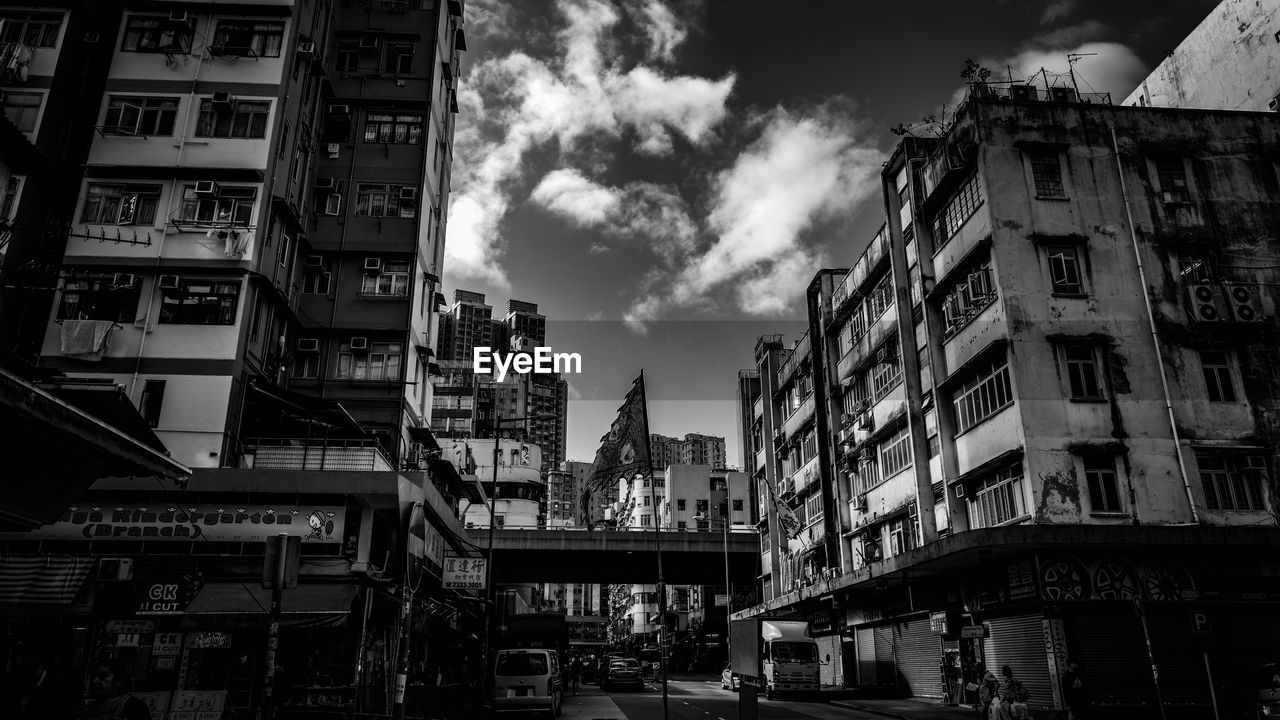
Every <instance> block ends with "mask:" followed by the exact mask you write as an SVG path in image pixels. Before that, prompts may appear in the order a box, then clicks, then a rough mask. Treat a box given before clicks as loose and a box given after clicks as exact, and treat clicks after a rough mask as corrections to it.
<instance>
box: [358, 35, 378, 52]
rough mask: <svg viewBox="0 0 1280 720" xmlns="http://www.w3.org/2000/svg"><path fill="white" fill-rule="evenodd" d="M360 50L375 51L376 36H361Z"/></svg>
mask: <svg viewBox="0 0 1280 720" xmlns="http://www.w3.org/2000/svg"><path fill="white" fill-rule="evenodd" d="M360 49H361V50H377V49H378V36H377V35H361V36H360Z"/></svg>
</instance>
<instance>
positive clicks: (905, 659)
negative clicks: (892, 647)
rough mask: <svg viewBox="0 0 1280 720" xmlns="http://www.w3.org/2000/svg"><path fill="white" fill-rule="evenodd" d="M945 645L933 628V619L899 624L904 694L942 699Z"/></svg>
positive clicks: (899, 647)
mask: <svg viewBox="0 0 1280 720" xmlns="http://www.w3.org/2000/svg"><path fill="white" fill-rule="evenodd" d="M941 664H942V643H941V641H940V640H939V639H938V636H937V635H935V634H933V631H932V630H931V629H930V627H929V618H927V617H925V618H920V619H917V620H910V621H908V622H904V623H900V624H899V625H898V674H899V675H900V676H901V677H902V679H903V680H904V681H905V682H906V685H907V686H906V687H904V688H902V691H903V692H904V693H905V694H907V695H912V696H915V697H932V698H940V697H942V674H941V671H940V670H939V666H940V665H941Z"/></svg>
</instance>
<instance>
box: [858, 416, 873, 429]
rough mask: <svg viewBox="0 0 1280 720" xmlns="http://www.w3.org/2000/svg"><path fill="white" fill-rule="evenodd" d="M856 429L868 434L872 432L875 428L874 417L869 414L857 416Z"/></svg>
mask: <svg viewBox="0 0 1280 720" xmlns="http://www.w3.org/2000/svg"><path fill="white" fill-rule="evenodd" d="M858 427H859V428H861V429H862V430H866V431H868V432H870V431H871V430H874V429H875V427H876V416H875V415H872V414H871V413H869V412H866V413H862V415H860V416H858Z"/></svg>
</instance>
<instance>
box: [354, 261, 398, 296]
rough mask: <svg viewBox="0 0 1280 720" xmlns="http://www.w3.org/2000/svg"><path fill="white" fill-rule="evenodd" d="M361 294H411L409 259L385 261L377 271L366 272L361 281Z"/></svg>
mask: <svg viewBox="0 0 1280 720" xmlns="http://www.w3.org/2000/svg"><path fill="white" fill-rule="evenodd" d="M360 294H361V295H395V296H404V295H408V294H409V263H408V262H407V261H397V262H384V263H382V269H381V270H380V271H379V272H376V273H366V274H365V276H364V277H363V278H362V279H361V281H360Z"/></svg>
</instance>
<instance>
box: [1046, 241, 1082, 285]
mask: <svg viewBox="0 0 1280 720" xmlns="http://www.w3.org/2000/svg"><path fill="white" fill-rule="evenodd" d="M1048 253H1049V283H1050V285H1051V286H1052V288H1053V292H1054V293H1055V294H1058V295H1080V294H1083V293H1084V281H1083V280H1082V279H1081V273H1080V248H1078V247H1076V246H1074V245H1066V246H1060V247H1051V248H1049V249H1048Z"/></svg>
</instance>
